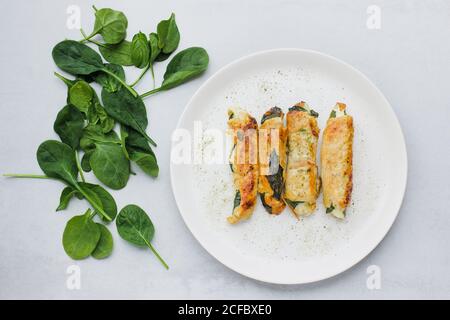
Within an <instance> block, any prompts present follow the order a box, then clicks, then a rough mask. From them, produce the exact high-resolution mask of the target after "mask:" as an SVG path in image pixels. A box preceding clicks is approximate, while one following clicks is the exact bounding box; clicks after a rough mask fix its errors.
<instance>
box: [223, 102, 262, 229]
mask: <svg viewBox="0 0 450 320" xmlns="http://www.w3.org/2000/svg"><path fill="white" fill-rule="evenodd" d="M230 113H232V116H230V119H229V120H228V127H229V128H230V129H231V130H232V133H233V145H234V147H233V152H232V154H231V157H230V164H231V168H232V171H233V181H234V186H235V188H236V197H235V202H236V204H235V207H234V208H233V213H232V215H231V216H229V217H228V218H227V220H228V222H229V223H232V224H234V223H237V222H239V221H240V220H242V219H247V218H249V217H250V216H251V214H252V213H253V210H254V208H255V204H256V197H257V188H258V175H259V165H258V154H257V149H258V147H257V144H258V124H257V122H256V120H255V119H254V118H253V117H251V116H250V115H249V114H248V113H247V112H245V111H243V110H240V109H237V108H236V109H230V111H229V115H230Z"/></svg>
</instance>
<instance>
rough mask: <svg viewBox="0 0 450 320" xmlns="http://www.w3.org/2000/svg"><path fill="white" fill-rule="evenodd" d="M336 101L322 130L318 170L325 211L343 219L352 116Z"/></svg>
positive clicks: (348, 182)
mask: <svg viewBox="0 0 450 320" xmlns="http://www.w3.org/2000/svg"><path fill="white" fill-rule="evenodd" d="M345 109H346V105H345V104H344V103H337V104H336V106H335V107H334V109H333V110H332V111H331V114H330V118H329V119H328V121H327V126H326V128H325V130H324V132H323V141H322V147H321V170H322V183H323V204H324V205H325V207H326V212H327V213H329V214H332V215H333V216H335V217H337V218H340V219H343V218H344V217H345V209H346V208H347V206H348V204H349V202H350V196H351V193H352V187H353V182H352V171H353V165H352V155H353V132H354V129H353V118H352V117H351V116H349V115H347V112H346V110H345Z"/></svg>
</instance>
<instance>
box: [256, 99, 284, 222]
mask: <svg viewBox="0 0 450 320" xmlns="http://www.w3.org/2000/svg"><path fill="white" fill-rule="evenodd" d="M283 120H284V113H283V111H282V110H281V109H280V108H278V107H273V108H271V109H270V110H268V111H267V112H266V113H264V115H263V117H262V119H261V125H260V127H259V166H260V174H259V184H258V192H259V195H260V197H261V202H262V204H263V206H264V208H265V209H266V211H267V212H268V213H270V214H280V213H281V212H282V211H283V210H284V208H285V206H286V204H285V203H284V200H283V198H282V197H283V189H284V179H285V172H286V138H287V136H286V128H285V127H284V124H283Z"/></svg>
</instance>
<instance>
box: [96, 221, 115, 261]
mask: <svg viewBox="0 0 450 320" xmlns="http://www.w3.org/2000/svg"><path fill="white" fill-rule="evenodd" d="M97 225H98V227H99V228H100V239H99V240H98V243H97V246H96V247H95V250H94V251H93V252H92V253H91V255H92V256H93V257H94V258H95V259H104V258H107V257H109V256H110V255H111V253H112V250H113V245H114V242H113V237H112V235H111V232H109V230H108V228H106V227H105V226H104V225H102V224H100V223H97Z"/></svg>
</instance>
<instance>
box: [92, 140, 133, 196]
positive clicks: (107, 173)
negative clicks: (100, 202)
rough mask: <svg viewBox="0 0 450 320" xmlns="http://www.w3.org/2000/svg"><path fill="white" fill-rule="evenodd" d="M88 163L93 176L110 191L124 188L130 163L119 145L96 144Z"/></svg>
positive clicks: (128, 174)
mask: <svg viewBox="0 0 450 320" xmlns="http://www.w3.org/2000/svg"><path fill="white" fill-rule="evenodd" d="M89 163H90V165H91V168H92V171H93V172H94V174H95V176H96V177H97V178H98V179H99V180H100V181H101V182H103V183H104V184H105V185H107V186H108V187H110V188H111V189H116V190H117V189H122V188H123V187H125V186H126V184H127V182H128V179H129V177H130V163H129V162H128V159H127V158H126V156H125V155H124V154H123V152H122V148H121V147H120V146H119V145H117V144H112V143H96V144H95V150H94V152H93V153H92V155H91V156H90V158H89Z"/></svg>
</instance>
